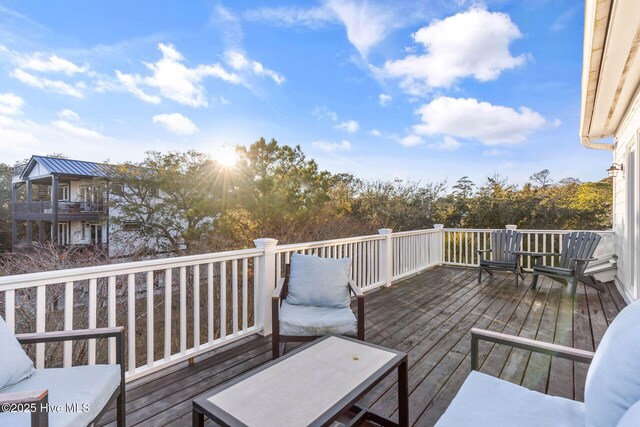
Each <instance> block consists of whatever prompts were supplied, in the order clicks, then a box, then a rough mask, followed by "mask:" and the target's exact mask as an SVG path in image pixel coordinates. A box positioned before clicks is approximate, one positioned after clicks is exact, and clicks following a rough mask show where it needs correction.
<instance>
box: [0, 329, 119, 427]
mask: <svg viewBox="0 0 640 427" xmlns="http://www.w3.org/2000/svg"><path fill="white" fill-rule="evenodd" d="M123 331H124V328H123V327H117V328H98V329H84V330H75V331H60V332H42V333H34V334H22V335H15V336H14V335H13V333H12V332H11V330H10V329H9V327H8V326H7V324H6V323H5V322H4V320H3V319H2V317H0V426H12V427H21V426H33V427H41V426H44V427H46V426H51V427H57V426H87V425H93V424H94V423H95V422H96V421H97V420H98V419H99V418H100V417H101V416H102V415H103V414H104V413H105V412H106V411H107V408H108V407H109V405H110V404H111V403H112V402H114V401H116V403H117V425H118V426H119V427H124V426H125V406H124V405H125V390H124V350H123V346H122V343H123ZM110 337H115V339H116V363H117V364H115V365H93V366H73V367H71V368H48V369H35V368H34V366H33V362H32V361H31V359H30V358H29V357H28V356H27V354H26V353H25V351H24V350H23V349H22V346H21V345H20V344H35V343H48V342H60V341H70V340H85V339H94V338H110ZM6 404H8V405H10V406H9V407H10V408H11V405H16V406H17V407H21V408H29V410H28V411H27V410H25V409H23V412H16V411H12V412H8V411H6V407H5V406H6ZM47 405H49V406H48V407H49V408H50V409H49V410H46V408H47ZM51 408H54V409H51ZM14 409H16V408H15V407H14Z"/></svg>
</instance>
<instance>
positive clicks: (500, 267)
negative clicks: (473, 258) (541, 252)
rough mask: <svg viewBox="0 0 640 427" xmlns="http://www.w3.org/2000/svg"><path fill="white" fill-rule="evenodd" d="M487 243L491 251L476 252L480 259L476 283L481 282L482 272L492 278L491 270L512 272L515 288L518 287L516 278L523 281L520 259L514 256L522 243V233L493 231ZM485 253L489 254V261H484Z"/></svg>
mask: <svg viewBox="0 0 640 427" xmlns="http://www.w3.org/2000/svg"><path fill="white" fill-rule="evenodd" d="M489 242H490V244H491V249H483V250H477V251H476V253H477V254H478V256H479V258H480V263H479V264H478V283H480V281H481V280H482V271H483V270H484V271H486V272H487V273H489V274H490V275H491V276H493V273H491V270H497V271H512V272H513V273H515V275H516V286H518V277H521V278H522V280H524V274H523V272H522V267H521V266H520V257H519V256H517V255H516V251H518V250H519V249H520V243H521V242H522V233H520V232H519V231H515V230H495V231H492V232H491V234H490V235H489ZM485 253H491V259H485V258H484V257H483V254H485Z"/></svg>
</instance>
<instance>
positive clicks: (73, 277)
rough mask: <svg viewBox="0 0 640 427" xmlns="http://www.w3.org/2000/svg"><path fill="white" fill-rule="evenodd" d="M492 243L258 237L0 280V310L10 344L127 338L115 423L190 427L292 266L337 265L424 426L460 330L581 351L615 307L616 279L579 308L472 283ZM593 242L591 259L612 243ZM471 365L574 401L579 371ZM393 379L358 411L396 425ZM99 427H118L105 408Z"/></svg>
mask: <svg viewBox="0 0 640 427" xmlns="http://www.w3.org/2000/svg"><path fill="white" fill-rule="evenodd" d="M490 231H491V230H461V229H443V228H440V229H432V230H419V231H411V232H402V233H392V232H391V230H381V234H379V235H373V236H361V237H354V238H347V239H339V240H331V241H323V242H310V243H301V244H293V245H277V244H276V243H277V242H276V241H274V240H271V239H259V240H257V241H256V248H252V249H246V250H240V251H230V252H220V253H213V254H203V255H195V256H188V257H177V258H168V259H160V260H149V261H141V262H135V263H121V264H110V265H104V266H95V267H87V268H81V269H75V270H61V271H53V272H43V273H34V274H28V275H21V276H10V277H0V313H1V314H2V315H3V316H4V317H5V319H6V321H7V324H8V325H9V326H10V327H11V328H14V330H16V331H17V332H27V331H29V332H34V331H36V332H41V331H45V330H46V331H49V330H57V329H60V330H62V329H74V328H75V329H81V328H87V327H88V328H94V327H102V326H116V325H122V326H125V327H126V333H127V335H126V338H125V342H126V345H125V352H126V382H127V424H128V425H176V426H178V425H185V424H187V425H188V424H189V423H190V420H191V416H192V414H191V409H192V406H191V404H192V400H193V399H194V398H195V397H196V396H199V395H201V394H202V393H204V392H205V391H207V390H210V389H212V388H214V387H215V386H217V385H220V384H223V383H225V382H226V381H228V380H230V379H232V378H235V377H237V376H238V375H241V374H243V373H245V372H248V371H250V370H252V369H255V368H256V367H259V366H261V365H263V364H264V363H266V362H268V361H269V360H270V359H271V343H270V332H271V331H270V324H271V321H270V320H271V319H270V309H269V307H270V302H271V301H270V300H271V293H272V291H273V289H274V287H275V283H276V280H277V278H279V277H281V276H282V273H283V272H284V265H285V264H286V263H287V262H288V261H289V259H290V256H291V255H292V254H293V253H304V254H315V255H318V256H321V257H335V258H340V257H349V258H351V260H352V272H351V276H352V277H353V279H354V280H355V282H356V284H357V286H359V287H360V288H361V289H362V290H363V291H364V292H365V294H366V298H365V301H366V302H365V313H366V315H365V333H366V340H367V341H369V342H372V343H375V344H379V345H382V346H385V347H389V348H394V349H397V350H401V351H404V352H407V353H408V357H409V392H410V395H409V404H410V407H409V415H410V422H411V425H421V426H422V425H433V423H435V421H436V420H437V419H438V418H439V416H440V415H441V414H442V413H443V412H444V410H445V409H446V408H447V406H448V404H449V402H450V401H451V400H452V399H453V397H454V396H455V394H456V392H457V390H458V389H459V388H460V386H461V384H462V382H463V381H464V379H465V378H466V377H467V375H468V374H469V372H470V368H471V365H470V346H471V339H470V330H471V328H474V327H475V328H483V329H489V330H492V331H498V332H504V333H508V334H515V335H518V336H521V337H527V338H534V339H538V340H542V341H546V342H553V343H558V344H562V345H568V346H572V347H577V348H581V349H585V350H591V351H593V350H594V349H595V348H596V347H597V346H598V344H599V343H600V340H601V338H602V336H603V334H604V332H605V330H606V329H607V327H608V325H609V324H610V323H611V321H612V320H613V318H614V317H615V316H616V315H617V313H618V312H619V311H620V310H621V309H622V308H623V307H624V306H625V305H626V303H625V301H624V299H623V298H622V297H621V295H620V293H619V292H618V290H617V288H616V286H615V285H614V284H613V283H607V284H606V286H605V291H604V292H598V291H596V290H595V289H593V288H591V287H588V286H584V285H583V284H580V285H579V286H578V289H577V294H576V297H575V299H572V298H571V295H570V293H569V290H568V289H567V287H566V286H564V285H561V284H559V283H556V282H553V281H551V280H549V279H547V278H543V279H541V280H540V281H539V282H538V284H539V286H538V287H537V288H536V289H531V287H530V284H531V276H530V275H529V276H527V277H526V279H525V280H524V283H523V282H520V284H519V285H518V286H515V281H514V277H513V274H511V273H496V274H495V275H494V276H493V277H491V276H488V275H485V276H484V277H483V279H482V281H481V282H480V283H477V270H476V269H475V268H473V267H474V266H475V265H476V264H477V262H478V259H477V258H476V257H475V250H476V249H482V248H483V247H487V246H488V245H489V243H488V238H489V233H490ZM521 231H523V233H525V236H524V239H523V243H522V245H523V249H524V250H529V251H534V252H549V251H550V248H551V247H553V248H554V249H555V250H560V249H561V248H560V246H559V245H560V244H561V241H562V235H563V234H564V233H565V231H561V230H560V231H548V230H521ZM599 233H601V235H602V236H603V239H602V241H601V244H600V247H599V252H600V256H601V257H602V256H606V255H607V253H608V252H607V251H608V250H609V248H610V243H611V242H612V234H611V232H607V231H605V232H599ZM529 262H530V261H529V260H528V259H526V258H525V259H523V263H524V267H525V268H528V267H530V264H529ZM545 262H547V263H549V264H551V263H552V262H553V260H552V259H550V258H548V259H546V260H545ZM289 348H290V347H289ZM289 348H288V349H289ZM31 354H32V356H33V357H34V359H35V362H36V366H37V367H49V366H51V367H53V366H71V365H72V364H73V365H76V364H86V363H88V364H95V363H107V362H113V361H114V360H115V345H114V343H112V342H111V343H110V342H108V340H88V341H87V342H86V344H85V345H84V346H83V347H82V346H81V347H72V345H71V343H70V342H68V343H63V344H46V345H45V344H38V345H36V347H35V348H34V349H31ZM479 361H480V370H481V371H482V372H486V373H490V374H492V375H495V376H497V377H500V378H503V379H506V380H508V381H511V382H514V383H517V384H522V385H524V386H526V387H528V388H531V389H534V390H538V391H543V392H546V393H548V394H552V395H557V396H563V397H568V398H571V399H577V400H582V399H583V395H584V380H585V376H586V372H587V365H584V364H580V363H573V362H570V361H566V360H562V359H556V358H550V357H549V356H543V355H538V354H535V355H532V354H531V353H530V352H527V351H523V350H516V349H514V350H511V349H510V348H508V347H504V346H501V345H491V344H489V343H483V344H481V345H480V352H479ZM395 381H396V378H395V376H393V375H392V376H390V377H389V378H388V379H386V380H383V382H382V383H380V384H379V385H378V386H376V387H375V388H373V389H372V390H371V391H369V392H368V393H367V394H366V395H365V396H364V398H363V399H362V401H361V402H360V403H361V404H363V405H365V406H369V407H371V408H372V409H373V410H375V411H377V412H379V413H382V414H383V415H389V416H391V417H392V418H397V409H398V408H397V402H398V400H397V396H396V390H397V388H396V384H395ZM100 425H109V426H111V425H115V411H111V412H109V413H107V414H106V415H105V416H104V417H103V418H102V419H101V420H100Z"/></svg>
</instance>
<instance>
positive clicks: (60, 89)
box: [11, 68, 84, 98]
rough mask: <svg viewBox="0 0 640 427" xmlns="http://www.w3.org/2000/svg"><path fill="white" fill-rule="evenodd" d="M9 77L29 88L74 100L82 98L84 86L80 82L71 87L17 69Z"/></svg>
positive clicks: (60, 81)
mask: <svg viewBox="0 0 640 427" xmlns="http://www.w3.org/2000/svg"><path fill="white" fill-rule="evenodd" d="M11 76H12V77H14V78H16V79H18V80H20V81H21V82H22V83H24V84H27V85H29V86H33V87H37V88H39V89H44V90H48V91H51V92H55V93H60V94H63V95H69V96H73V97H74V98H82V91H81V90H82V89H84V84H83V83H82V82H79V83H76V84H75V85H71V84H69V83H67V82H63V81H62V80H51V79H47V78H44V77H38V76H34V75H33V74H29V73H27V72H26V71H24V70H21V69H19V68H16V69H15V70H13V72H12V73H11Z"/></svg>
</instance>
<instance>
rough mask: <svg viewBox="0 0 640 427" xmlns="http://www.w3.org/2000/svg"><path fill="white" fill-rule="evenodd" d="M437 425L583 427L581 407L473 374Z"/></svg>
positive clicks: (475, 372)
mask: <svg viewBox="0 0 640 427" xmlns="http://www.w3.org/2000/svg"><path fill="white" fill-rule="evenodd" d="M436 426H437V427H448V426H451V427H461V426H462V427H464V426H474V427H476V426H477V427H485V426H486V427H501V426H504V427H513V426H518V427H540V426H554V427H569V426H584V404H583V403H582V402H576V401H574V400H570V399H564V398H562V397H557V396H548V395H546V394H542V393H538V392H537V391H532V390H529V389H527V388H525V387H521V386H519V385H515V384H512V383H510V382H508V381H504V380H501V379H498V378H495V377H492V376H490V375H487V374H483V373H481V372H477V371H472V372H471V373H470V374H469V376H468V377H467V379H466V380H465V382H464V384H462V387H461V388H460V391H458V394H457V395H456V397H455V398H454V399H453V401H452V402H451V404H450V405H449V407H448V408H447V410H446V411H445V413H444V414H443V415H442V417H441V418H440V419H439V420H438V422H437V423H436Z"/></svg>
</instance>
